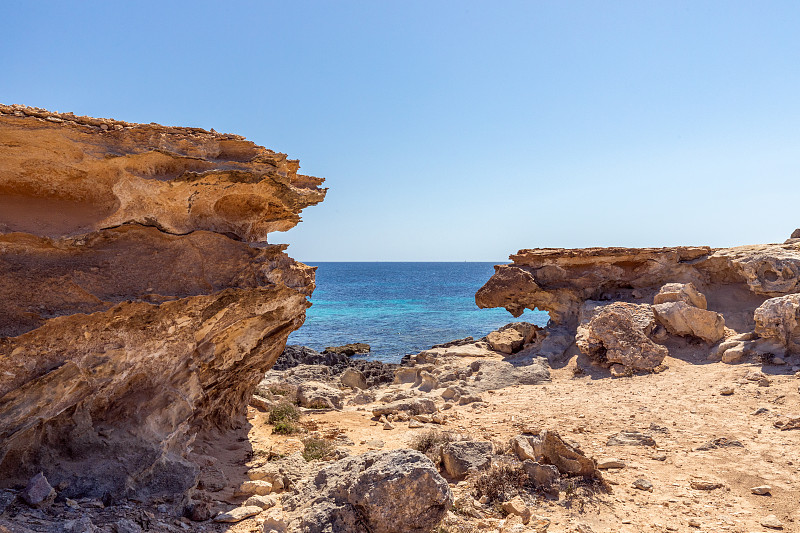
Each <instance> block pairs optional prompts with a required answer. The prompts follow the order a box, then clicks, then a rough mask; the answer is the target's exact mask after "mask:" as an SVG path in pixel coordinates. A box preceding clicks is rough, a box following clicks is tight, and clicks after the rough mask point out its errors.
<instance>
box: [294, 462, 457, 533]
mask: <svg viewBox="0 0 800 533" xmlns="http://www.w3.org/2000/svg"><path fill="white" fill-rule="evenodd" d="M452 503H453V495H452V493H451V492H450V488H449V486H448V484H447V482H446V481H445V480H444V478H442V477H441V476H440V475H439V473H438V471H437V470H436V467H435V466H434V464H433V463H432V462H431V460H430V459H428V458H427V457H426V456H425V455H423V454H421V453H419V452H417V451H413V450H395V451H391V452H368V453H365V454H362V455H357V456H353V457H347V458H345V459H341V460H339V461H337V462H335V463H333V464H331V465H330V466H327V467H325V468H323V469H322V470H320V471H319V472H318V473H317V475H316V476H315V477H314V479H313V480H311V482H310V483H308V484H307V485H306V486H305V488H303V489H302V490H301V491H300V494H299V495H297V496H295V497H293V498H290V499H288V500H285V501H284V509H287V510H288V511H289V512H290V513H293V516H297V518H296V519H295V521H294V522H292V524H291V525H290V529H291V527H295V529H293V530H297V531H302V532H306V533H322V532H325V533H328V532H330V533H333V532H336V531H353V532H368V531H369V532H372V533H399V532H405V531H408V532H419V533H423V532H428V531H432V530H433V529H434V528H435V527H436V526H437V525H438V524H439V523H440V522H441V521H442V519H443V518H444V517H445V515H446V514H447V510H448V509H449V507H450V505H452Z"/></svg>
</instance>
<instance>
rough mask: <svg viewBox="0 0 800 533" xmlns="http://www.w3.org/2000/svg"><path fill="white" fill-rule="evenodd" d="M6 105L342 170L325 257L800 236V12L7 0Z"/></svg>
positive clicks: (454, 257)
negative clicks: (221, 141)
mask: <svg viewBox="0 0 800 533" xmlns="http://www.w3.org/2000/svg"><path fill="white" fill-rule="evenodd" d="M4 14H5V17H4V18H5V20H6V23H5V24H4V26H3V31H2V33H0V58H2V70H1V71H0V72H2V73H0V102H3V103H22V104H27V105H33V106H38V107H44V108H48V109H52V110H57V111H73V112H75V113H78V114H85V115H92V116H102V117H113V118H118V119H122V120H127V121H132V122H145V123H146V122H158V123H162V124H168V125H188V126H199V127H204V128H214V129H216V130H218V131H225V132H232V133H238V134H241V135H245V136H246V137H247V138H249V139H251V140H253V141H255V142H257V143H258V144H262V145H264V146H267V147H269V148H272V149H274V150H278V151H281V152H285V153H287V154H289V156H290V157H293V158H299V159H300V163H301V166H302V171H303V172H304V173H308V174H312V175H316V176H321V177H325V178H327V180H328V181H327V185H328V186H329V187H330V191H329V193H328V198H327V199H326V201H325V202H324V203H323V204H321V205H319V206H316V207H312V208H309V209H308V210H306V211H305V213H304V215H303V217H304V221H303V222H302V223H301V224H300V225H299V226H298V227H297V228H295V229H293V230H291V231H290V232H287V233H277V234H274V235H273V236H271V240H272V241H273V242H288V243H290V244H291V247H290V249H289V253H290V254H291V255H293V256H294V257H296V258H298V259H301V260H305V261H309V262H313V261H337V260H338V261H348V260H351V261H356V260H366V261H369V260H376V261H402V260H407V261H425V260H430V261H436V260H443V261H447V260H451V261H464V260H474V261H501V260H504V259H505V258H506V257H507V256H508V254H509V253H513V252H515V251H517V250H518V249H520V248H533V247H583V246H612V245H620V246H667V245H676V244H710V245H712V246H728V245H736V244H747V243H757V242H776V241H782V240H784V239H785V238H788V236H789V234H790V233H791V232H792V230H793V229H794V228H796V227H800V209H798V204H800V32H798V30H797V28H800V2H796V1H792V2H779V1H773V2H736V1H725V2H703V1H691V2H680V1H670V2H642V1H631V2H600V1H595V2H578V1H563V2H562V1H559V2H555V1H554V2H544V1H538V2H535V1H529V2H514V1H504V2H488V1H487V2H470V1H458V2H456V1H449V2H444V1H435V0H425V1H410V0H404V1H402V2H399V1H391V2H390V1H382V2H379V1H361V2H352V1H346V0H336V1H323V0H318V1H311V2H303V1H286V2H267V1H261V2H235V1H228V2H224V3H223V2H219V3H213V2H198V1H192V2H178V1H161V2H117V1H103V2H89V1H85V2H84V1H82V2H45V1H41V2H30V1H24V2H14V1H8V0H7V1H5V2H4Z"/></svg>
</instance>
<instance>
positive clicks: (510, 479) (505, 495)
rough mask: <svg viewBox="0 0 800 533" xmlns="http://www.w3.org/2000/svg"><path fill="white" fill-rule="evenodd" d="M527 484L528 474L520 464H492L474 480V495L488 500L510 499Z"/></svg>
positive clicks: (502, 500)
mask: <svg viewBox="0 0 800 533" xmlns="http://www.w3.org/2000/svg"><path fill="white" fill-rule="evenodd" d="M526 484H528V474H526V473H525V471H524V470H523V469H522V467H521V466H520V465H515V464H508V463H502V464H499V465H492V467H491V468H489V470H487V471H486V472H484V473H482V474H481V475H480V476H479V477H478V478H477V479H476V480H475V497H476V498H482V497H483V496H486V497H487V498H488V499H489V501H490V502H504V501H506V500H510V499H511V498H513V497H514V496H516V495H517V494H519V493H520V492H522V491H523V490H524V488H525V485H526Z"/></svg>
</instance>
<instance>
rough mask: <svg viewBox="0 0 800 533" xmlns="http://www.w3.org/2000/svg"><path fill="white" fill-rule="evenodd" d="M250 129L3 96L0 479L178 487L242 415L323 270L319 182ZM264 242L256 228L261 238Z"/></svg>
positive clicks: (95, 489) (133, 489)
mask: <svg viewBox="0 0 800 533" xmlns="http://www.w3.org/2000/svg"><path fill="white" fill-rule="evenodd" d="M297 170H298V163H297V161H293V160H289V159H287V158H286V156H285V155H284V154H279V153H276V152H272V151H270V150H267V149H265V148H262V147H260V146H257V145H255V144H254V143H252V142H250V141H247V140H245V139H244V138H242V137H239V136H236V135H228V134H218V133H216V132H214V131H213V130H212V131H211V132H208V131H204V130H201V129H197V128H172V127H164V126H159V125H155V124H150V125H142V124H130V123H125V122H119V121H114V120H108V119H93V118H88V117H77V116H74V115H71V114H67V113H64V114H58V113H50V112H47V111H44V110H40V109H32V108H25V107H21V106H2V105H0V484H2V485H3V486H9V485H13V484H18V483H24V482H25V481H27V480H28V479H29V478H30V477H31V476H32V475H33V474H36V473H38V472H40V471H41V472H43V473H44V475H45V476H46V478H47V479H48V480H49V481H50V482H51V483H52V484H53V485H54V486H56V485H57V486H60V487H62V488H63V490H61V491H60V493H59V494H60V495H63V496H66V497H77V496H103V495H104V494H110V495H111V496H112V497H118V496H127V497H136V498H139V499H146V498H171V497H173V496H174V495H180V494H182V493H184V492H185V491H186V490H187V489H188V488H190V487H192V486H193V485H194V483H195V480H196V478H197V467H196V466H195V465H194V464H192V463H191V462H190V461H189V460H188V459H187V456H186V454H187V449H188V448H189V447H190V445H191V443H192V440H193V438H194V436H195V435H197V434H198V433H203V432H208V431H216V430H222V429H226V428H230V427H232V426H235V425H237V424H238V423H240V417H241V415H243V414H244V412H245V409H246V406H247V403H248V401H249V399H250V397H251V396H252V393H253V390H254V388H255V386H256V384H257V383H258V381H259V380H260V379H261V378H262V376H263V374H264V372H265V371H266V370H267V369H268V368H269V367H270V366H271V365H272V363H273V362H274V361H275V360H276V359H277V357H278V356H279V355H280V353H281V352H282V351H283V347H284V345H285V343H286V339H287V337H288V335H289V333H291V331H293V330H295V329H297V328H298V327H299V326H300V325H301V324H302V323H303V320H304V318H305V310H306V308H307V307H308V305H309V304H308V302H307V300H306V296H308V295H310V294H311V292H312V291H313V289H314V269H313V268H311V267H307V266H305V265H303V264H301V263H298V262H296V261H294V260H293V259H291V258H290V257H288V256H287V255H286V254H285V253H284V249H285V246H282V245H272V244H267V243H266V240H267V235H268V233H269V232H271V231H276V230H286V229H289V228H291V227H292V226H294V225H295V224H297V222H299V220H300V216H299V213H300V211H301V210H302V209H303V208H305V207H307V206H309V205H313V204H316V203H318V202H320V201H321V200H322V199H323V198H324V195H325V189H321V188H319V185H320V184H321V183H322V180H320V179H318V178H312V177H308V176H302V175H299V174H297ZM250 243H258V244H257V245H255V246H253V245H251V244H250Z"/></svg>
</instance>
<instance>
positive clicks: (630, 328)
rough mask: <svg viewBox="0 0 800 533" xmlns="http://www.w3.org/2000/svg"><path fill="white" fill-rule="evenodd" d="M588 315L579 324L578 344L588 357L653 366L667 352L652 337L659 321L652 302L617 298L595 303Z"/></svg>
mask: <svg viewBox="0 0 800 533" xmlns="http://www.w3.org/2000/svg"><path fill="white" fill-rule="evenodd" d="M662 305H670V304H662ZM588 315H589V317H590V318H589V319H588V321H587V322H586V323H584V324H581V325H580V326H578V333H577V338H576V344H577V346H578V348H579V349H580V350H581V352H583V353H585V354H586V355H588V356H589V357H592V358H594V359H596V360H599V361H600V362H609V363H618V364H621V365H624V366H625V367H627V368H634V369H638V370H650V369H653V368H655V367H656V366H658V365H660V364H661V362H662V361H663V360H664V357H666V356H667V354H668V351H667V349H666V348H665V347H663V346H660V345H658V344H656V343H655V342H653V341H652V340H650V337H649V335H650V334H651V333H652V331H653V329H654V328H655V326H656V323H655V317H654V316H653V311H652V309H651V308H650V306H649V305H645V304H632V303H626V302H615V303H611V304H608V305H597V306H594V307H593V308H592V309H591V311H589V313H588Z"/></svg>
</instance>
